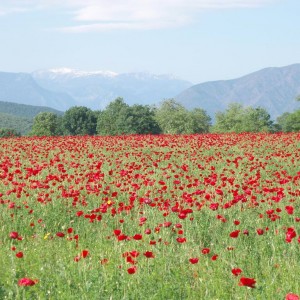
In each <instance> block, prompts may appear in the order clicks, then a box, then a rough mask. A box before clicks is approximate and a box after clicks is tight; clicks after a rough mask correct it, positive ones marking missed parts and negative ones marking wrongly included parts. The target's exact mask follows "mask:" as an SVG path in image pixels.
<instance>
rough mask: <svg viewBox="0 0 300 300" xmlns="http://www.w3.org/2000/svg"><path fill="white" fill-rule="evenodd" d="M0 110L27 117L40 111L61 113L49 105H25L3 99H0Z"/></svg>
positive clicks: (61, 113)
mask: <svg viewBox="0 0 300 300" xmlns="http://www.w3.org/2000/svg"><path fill="white" fill-rule="evenodd" d="M0 112H2V113H6V114H10V115H14V116H19V117H22V118H28V119H32V118H34V117H35V116H36V115H37V114H39V113H40V112H52V113H55V114H57V115H63V112H61V111H59V110H56V109H53V108H50V107H44V106H34V105H26V104H19V103H13V102H4V101H0Z"/></svg>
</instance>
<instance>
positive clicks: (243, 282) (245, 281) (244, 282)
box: [239, 277, 256, 288]
mask: <svg viewBox="0 0 300 300" xmlns="http://www.w3.org/2000/svg"><path fill="white" fill-rule="evenodd" d="M255 283H256V281H255V279H254V278H248V277H241V278H240V282H239V286H247V287H250V288H255V286H254V285H255Z"/></svg>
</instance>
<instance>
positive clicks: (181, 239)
mask: <svg viewBox="0 0 300 300" xmlns="http://www.w3.org/2000/svg"><path fill="white" fill-rule="evenodd" d="M176 241H177V242H178V243H180V244H182V243H185V242H186V238H184V237H178V238H177V239H176Z"/></svg>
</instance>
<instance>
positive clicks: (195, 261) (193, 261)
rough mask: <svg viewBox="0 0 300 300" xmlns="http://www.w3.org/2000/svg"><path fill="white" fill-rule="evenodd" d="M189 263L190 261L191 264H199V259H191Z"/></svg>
mask: <svg viewBox="0 0 300 300" xmlns="http://www.w3.org/2000/svg"><path fill="white" fill-rule="evenodd" d="M189 261H190V263H191V264H196V263H198V261H199V258H197V257H194V258H190V259H189Z"/></svg>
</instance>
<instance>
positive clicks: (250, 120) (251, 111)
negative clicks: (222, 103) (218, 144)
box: [212, 103, 273, 133]
mask: <svg viewBox="0 0 300 300" xmlns="http://www.w3.org/2000/svg"><path fill="white" fill-rule="evenodd" d="M272 129H273V122H272V121H271V119H270V115H269V114H268V112H267V111H266V110H265V109H264V108H261V107H257V108H253V107H246V108H244V107H243V106H242V105H241V104H239V103H230V104H229V106H228V108H227V110H226V111H225V112H218V113H216V123H215V125H214V126H213V128H212V131H213V132H220V133H221V132H237V133H240V132H270V131H272Z"/></svg>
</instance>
